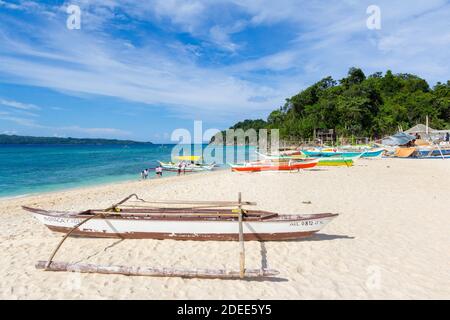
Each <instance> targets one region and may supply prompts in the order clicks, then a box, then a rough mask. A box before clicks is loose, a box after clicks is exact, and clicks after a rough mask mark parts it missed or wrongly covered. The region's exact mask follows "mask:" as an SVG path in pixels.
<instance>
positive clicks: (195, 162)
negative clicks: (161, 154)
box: [158, 156, 216, 172]
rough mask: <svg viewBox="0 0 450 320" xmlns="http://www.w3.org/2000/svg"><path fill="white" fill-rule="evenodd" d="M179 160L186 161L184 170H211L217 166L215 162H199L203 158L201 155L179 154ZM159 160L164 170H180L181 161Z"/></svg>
mask: <svg viewBox="0 0 450 320" xmlns="http://www.w3.org/2000/svg"><path fill="white" fill-rule="evenodd" d="M177 160H180V161H184V162H185V166H184V169H183V171H184V172H200V171H211V170H212V169H214V167H216V164H215V163H211V164H205V163H201V162H199V161H200V160H201V157H199V156H179V157H177ZM158 162H159V164H160V165H161V167H162V168H163V169H164V170H167V171H178V170H180V166H179V163H175V162H163V161H158Z"/></svg>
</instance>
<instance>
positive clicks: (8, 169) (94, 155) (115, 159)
mask: <svg viewBox="0 0 450 320" xmlns="http://www.w3.org/2000/svg"><path fill="white" fill-rule="evenodd" d="M173 147H174V145H156V144H155V145H129V146H125V145H113V146H111V145H95V146H88V145H83V146H73V145H0V197H10V196H19V195H24V194H30V193H40V192H48V191H55V190H61V189H69V188H75V187H81V186H87V185H96V184H104V183H111V182H115V181H127V180H138V179H139V178H140V172H141V171H142V170H143V169H144V168H154V167H156V166H157V165H158V163H157V160H161V161H169V160H170V158H171V152H172V148H173ZM203 147H205V146H203ZM226 148H227V147H226ZM228 148H233V147H228ZM236 148H239V147H236ZM235 150H236V149H235ZM224 153H226V151H224ZM245 154H246V156H247V157H248V154H249V151H248V148H246V150H245ZM173 174H174V173H172V172H164V173H163V176H169V175H173ZM149 177H150V178H154V171H153V170H151V171H150V174H149Z"/></svg>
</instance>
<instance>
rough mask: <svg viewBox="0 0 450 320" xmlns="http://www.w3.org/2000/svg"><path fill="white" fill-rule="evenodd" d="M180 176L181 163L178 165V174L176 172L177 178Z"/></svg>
mask: <svg viewBox="0 0 450 320" xmlns="http://www.w3.org/2000/svg"><path fill="white" fill-rule="evenodd" d="M180 174H181V162H179V163H178V172H177V176H179V175H180Z"/></svg>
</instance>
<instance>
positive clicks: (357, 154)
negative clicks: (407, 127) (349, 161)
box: [302, 149, 384, 158]
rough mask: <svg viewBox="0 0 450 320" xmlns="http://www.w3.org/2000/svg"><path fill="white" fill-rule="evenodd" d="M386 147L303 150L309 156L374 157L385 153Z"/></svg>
mask: <svg viewBox="0 0 450 320" xmlns="http://www.w3.org/2000/svg"><path fill="white" fill-rule="evenodd" d="M383 151H384V149H375V150H369V151H362V152H355V151H307V150H303V151H302V152H303V153H304V154H305V155H307V156H308V157H341V158H354V157H361V158H374V157H378V156H380V155H381V154H382V153H383Z"/></svg>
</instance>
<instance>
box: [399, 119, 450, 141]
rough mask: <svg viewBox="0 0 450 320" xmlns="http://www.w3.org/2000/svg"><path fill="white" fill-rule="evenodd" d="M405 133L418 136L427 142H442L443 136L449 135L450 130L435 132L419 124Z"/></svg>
mask: <svg viewBox="0 0 450 320" xmlns="http://www.w3.org/2000/svg"><path fill="white" fill-rule="evenodd" d="M405 133H408V134H411V135H416V134H419V135H420V137H421V138H422V139H427V140H444V139H445V135H446V134H447V133H450V130H436V129H433V128H430V127H429V126H427V125H424V124H421V123H419V124H416V125H415V126H414V127H412V128H410V129H408V130H406V131H405Z"/></svg>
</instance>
